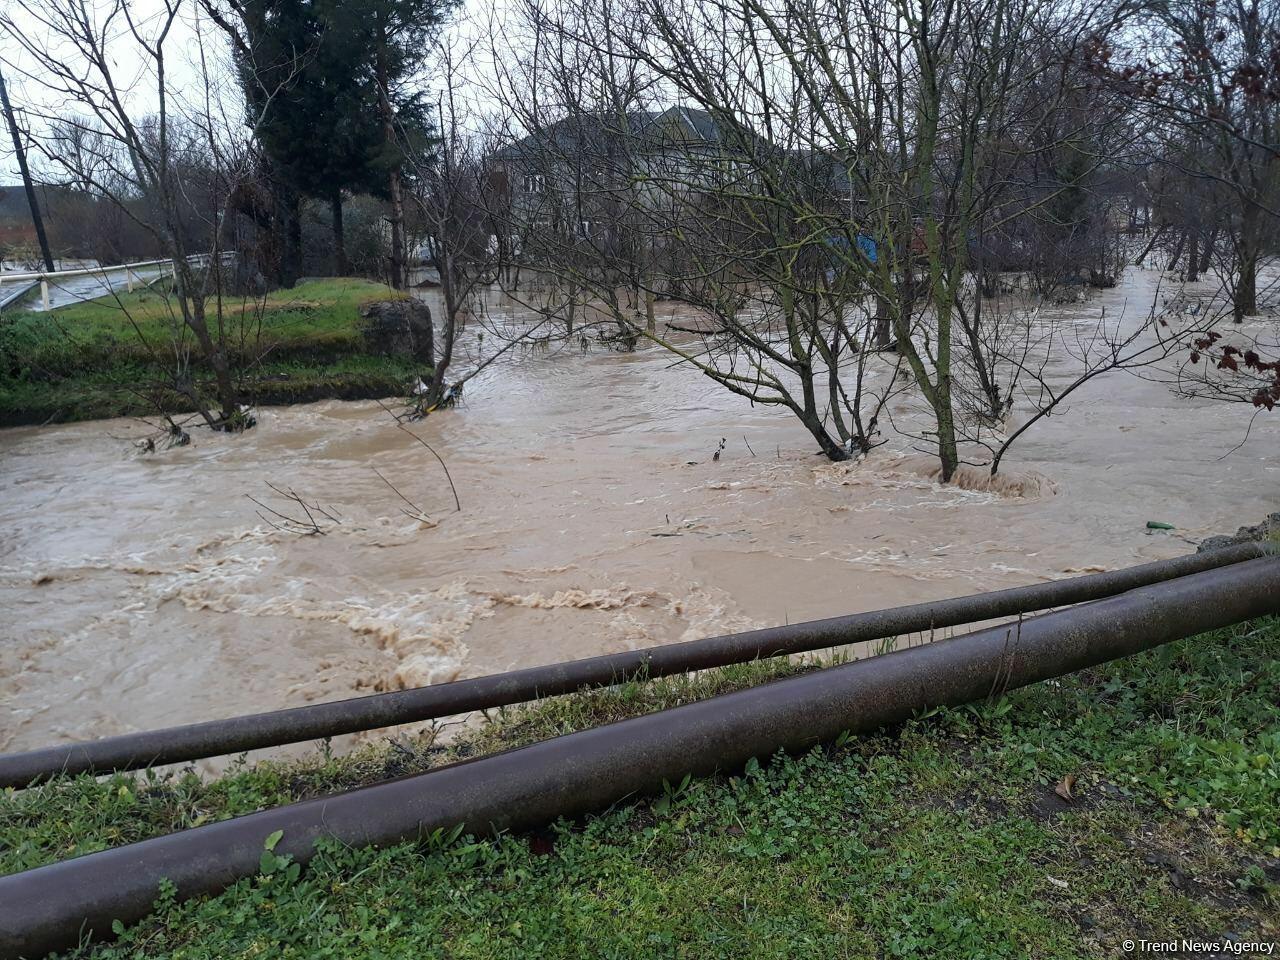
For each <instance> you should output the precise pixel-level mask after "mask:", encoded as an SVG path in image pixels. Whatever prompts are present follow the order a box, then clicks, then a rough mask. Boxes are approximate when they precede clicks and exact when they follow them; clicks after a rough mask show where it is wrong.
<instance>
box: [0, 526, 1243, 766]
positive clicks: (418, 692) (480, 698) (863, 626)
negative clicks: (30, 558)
mask: <svg viewBox="0 0 1280 960" xmlns="http://www.w3.org/2000/svg"><path fill="white" fill-rule="evenodd" d="M1264 552H1265V549H1264V548H1263V547H1262V546H1261V545H1259V544H1256V543H1251V544H1242V545H1239V546H1234V547H1228V548H1225V549H1222V550H1215V551H1212V552H1209V553H1200V554H1191V555H1189V556H1183V557H1176V558H1174V559H1172V560H1160V561H1156V562H1154V563H1147V564H1142V565H1141V566H1136V567H1129V568H1126V569H1123V570H1115V571H1111V572H1108V573H1099V574H1093V575H1090V576H1084V577H1072V578H1070V579H1065V580H1055V581H1052V582H1050V583H1042V584H1034V585H1031V586H1024V587H1013V588H1011V589H1007V590H996V591H994V592H991V593H981V594H975V595H972V596H967V597H957V598H954V599H950V600H938V601H933V602H930V603H917V604H912V605H910V606H905V607H893V608H890V609H888V610H876V611H871V612H869V613H857V614H853V615H851V616H845V617H834V618H831V619H828V620H814V621H810V622H808V623H797V624H791V625H788V626H783V627H771V628H769V629H765V630H753V631H750V632H747V633H738V634H730V635H728V636H722V637H708V638H706V639H702V640H690V641H687V642H685V643H673V644H667V645H665V646H659V647H649V648H647V649H641V650H632V651H627V652H626V653H615V654H609V655H607V656H601V657H590V658H588V659H584V660H570V661H566V662H563V663H553V664H548V665H547V666H542V667H530V668H528V669H525V670H515V671H512V672H510V673H501V674H495V675H492V676H487V677H477V678H474V679H470V680H458V681H454V682H453V683H442V684H435V685H432V686H428V687H416V688H413V689H410V690H399V691H396V692H394V693H382V694H374V695H372V696H367V697H358V698H355V699H350V700H335V701H332V702H329V703H318V704H311V705H308V706H305V707H293V708H291V709H288V710H276V711H273V712H270V713H259V714H252V715H249V716H242V717H233V718H230V719H226V720H210V721H207V722H204V723H193V724H189V725H186V726H181V727H170V728H167V729H161V730H150V731H144V732H142V733H130V734H124V735H122V736H117V737H107V738H104V739H102V740H90V741H85V742H82V743H70V744H62V745H59V746H56V747H44V748H41V749H38V750H30V751H27V752H25V753H15V754H8V755H5V756H0V789H2V788H4V787H16V788H22V787H26V786H28V785H29V784H31V783H33V782H35V781H37V780H41V779H44V778H47V777H51V776H56V775H58V774H61V773H66V774H75V773H83V772H85V771H98V772H101V771H110V770H136V769H138V768H141V767H147V766H153V765H159V764H166V763H185V762H187V761H190V760H199V759H202V758H204V757H217V756H222V755H225V754H231V753H242V752H244V751H246V750H256V749H259V748H262V747H273V746H279V745H281V744H286V743H299V742H301V741H304V740H318V739H321V738H323V737H334V736H339V735H341V734H345V733H354V732H356V731H360V730H375V729H378V728H381V727H391V726H395V725H397V724H402V723H416V722H420V721H423V720H430V719H434V718H437V717H449V716H456V715H458V714H462V713H467V712H468V711H471V710H485V709H489V708H491V707H499V706H504V705H506V704H512V703H521V702H523V701H526V700H535V699H538V698H539V697H547V696H555V695H557V694H563V693H572V692H574V691H575V690H581V689H582V688H584V687H597V686H608V685H609V684H614V683H621V682H624V681H626V680H630V679H634V678H636V677H663V676H669V675H671V674H674V673H684V672H687V671H690V670H705V669H708V668H710V667H722V666H725V665H726V664H730V663H744V662H746V661H750V660H758V659H761V658H764V657H773V656H782V655H787V654H794V653H804V652H807V651H811V650H821V649H825V648H828V647H836V646H843V645H846V644H851V643H861V642H864V641H867V640H879V639H882V638H884V637H895V636H902V635H904V634H908V633H915V632H920V631H932V630H938V629H942V628H945V627H952V626H956V625H958V624H965V623H973V622H975V621H981V620H992V619H995V618H998V617H1006V616H1011V615H1014V614H1019V613H1026V612H1029V611H1034V610H1043V609H1045V608H1047V607H1060V606H1066V605H1069V604H1073V603H1080V602H1084V601H1089V600H1097V599H1100V598H1102V597H1108V596H1114V595H1115V594H1118V593H1122V592H1124V591H1126V590H1132V589H1134V588H1135V587H1140V586H1145V585H1147V584H1150V583H1157V582H1161V581H1164V580H1169V579H1173V578H1175V577H1180V576H1185V575H1187V574H1191V573H1198V572H1201V571H1204V570H1209V569H1213V568H1216V567H1220V566H1225V565H1229V564H1235V563H1240V562H1242V561H1245V560H1250V559H1254V558H1256V557H1258V556H1261V555H1263V553H1264Z"/></svg>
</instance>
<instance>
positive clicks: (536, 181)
mask: <svg viewBox="0 0 1280 960" xmlns="http://www.w3.org/2000/svg"><path fill="white" fill-rule="evenodd" d="M524 192H525V193H546V192H547V178H546V177H544V176H543V175H542V174H540V173H529V174H525V178H524Z"/></svg>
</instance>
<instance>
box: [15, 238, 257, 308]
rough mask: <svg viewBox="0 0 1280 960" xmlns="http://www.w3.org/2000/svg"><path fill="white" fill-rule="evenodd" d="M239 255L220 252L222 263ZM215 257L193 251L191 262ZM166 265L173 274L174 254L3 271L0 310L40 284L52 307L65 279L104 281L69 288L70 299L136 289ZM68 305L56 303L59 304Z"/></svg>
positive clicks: (44, 304) (162, 273)
mask: <svg viewBox="0 0 1280 960" xmlns="http://www.w3.org/2000/svg"><path fill="white" fill-rule="evenodd" d="M235 257H236V252H235V251H234V250H224V251H222V252H221V253H219V254H218V261H219V262H220V263H229V262H231V261H233V260H234V259H235ZM212 260H213V255H212V254H209V253H197V254H192V255H191V256H189V257H188V258H187V262H188V263H189V264H191V266H193V267H203V266H207V265H208V264H209V263H210V262H212ZM166 268H167V272H168V273H169V274H171V273H172V272H173V260H172V259H171V258H165V259H160V260H139V261H137V262H135V263H121V264H117V265H115V266H110V267H103V266H96V267H79V268H76V269H74V270H55V271H53V272H49V271H44V270H39V271H33V272H28V273H7V274H0V310H3V309H4V308H5V307H7V306H9V305H11V304H13V303H17V302H19V301H21V300H23V299H25V297H26V296H27V295H28V294H29V293H30V292H31V291H32V290H33V289H34V288H35V286H36V285H37V284H38V285H39V287H40V304H41V309H42V310H50V309H52V308H53V307H54V306H55V304H54V303H53V299H54V298H53V297H52V296H51V287H52V289H53V290H54V291H57V290H58V289H60V288H62V289H66V287H65V285H64V284H63V281H74V280H82V279H84V278H94V279H97V280H100V281H101V283H100V285H98V286H96V287H86V288H85V289H84V290H82V291H69V296H68V297H67V298H66V302H67V303H76V302H80V301H83V300H95V299H97V298H98V297H101V296H105V295H107V294H108V293H111V292H112V291H113V290H115V289H116V288H117V287H118V286H124V287H125V288H126V289H127V290H129V291H132V290H133V288H134V286H135V285H136V284H138V283H147V284H150V283H154V282H155V281H156V280H157V279H159V278H161V277H163V276H165V275H166ZM121 273H123V274H124V282H123V283H122V284H117V283H114V282H112V281H111V280H110V277H112V276H118V275H119V274H121ZM147 273H154V276H150V277H148V276H145V275H144V274H147ZM15 284H16V285H17V287H18V289H16V290H15V291H13V292H11V293H6V291H5V288H6V287H7V286H11V285H15ZM64 305H65V304H56V306H64Z"/></svg>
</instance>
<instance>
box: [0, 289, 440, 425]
mask: <svg viewBox="0 0 1280 960" xmlns="http://www.w3.org/2000/svg"><path fill="white" fill-rule="evenodd" d="M394 296H399V294H396V293H395V292H394V291H392V290H391V289H390V288H388V287H386V286H385V285H383V284H377V283H372V282H370V281H367V280H360V279H355V278H337V279H326V280H313V281H308V282H306V283H301V284H299V285H298V286H297V287H295V288H294V289H292V290H279V291H276V292H274V293H271V294H268V295H267V296H266V297H265V298H234V299H226V300H224V301H223V303H222V322H223V328H224V330H225V331H226V342H227V344H228V348H229V354H230V357H231V361H232V365H233V367H234V368H235V369H236V370H237V371H238V372H239V374H238V375H239V379H240V382H241V385H242V389H243V390H244V392H245V395H246V398H247V399H248V400H249V401H250V402H253V403H258V404H286V403H296V402H307V401H311V400H319V399H324V398H329V397H335V398H339V399H358V398H365V397H373V396H378V397H382V396H390V395H393V394H395V393H398V392H403V391H404V389H405V385H406V384H407V383H408V382H409V380H410V379H411V377H412V375H413V373H414V372H416V371H415V370H414V369H413V364H412V363H411V362H410V360H409V358H407V357H398V356H380V355H378V354H376V353H375V352H373V351H371V350H370V346H369V344H368V343H367V342H366V340H365V338H364V336H363V333H362V329H361V322H360V317H359V309H360V307H361V305H363V304H364V303H366V302H368V301H370V300H376V299H385V298H388V297H394ZM209 309H210V324H211V326H214V325H215V323H216V321H215V319H214V311H215V307H214V305H213V304H211V305H210V308H209ZM184 351H185V352H189V353H190V354H191V355H192V356H196V355H198V353H199V351H198V349H197V348H196V346H195V344H194V342H193V339H192V337H191V335H190V333H189V332H187V331H186V329H185V328H184V326H183V324H182V322H181V318H180V316H179V315H178V313H177V304H176V302H175V300H174V299H173V297H172V296H170V295H168V294H167V292H166V291H164V290H162V289H156V288H146V289H141V288H140V289H138V290H135V291H134V292H132V293H126V292H119V293H118V294H117V295H113V296H109V297H103V298H100V299H98V300H94V301H91V302H87V303H79V304H73V305H71V306H67V307H62V308H59V309H57V310H54V311H52V312H49V313H37V312H34V311H27V312H20V313H14V314H11V313H8V312H6V314H5V316H4V318H3V319H2V320H0V425H11V424H18V423H44V422H46V421H67V420H86V419H94V418H100V417H113V416H129V415H146V414H153V413H155V412H156V406H157V399H158V400H160V402H161V403H162V404H163V405H164V406H165V408H166V409H169V410H171V411H173V412H180V411H183V410H185V409H186V407H185V406H184V403H185V401H183V400H182V399H181V398H180V397H178V396H177V395H176V394H173V393H172V392H171V391H163V390H161V391H160V392H159V393H160V395H157V392H156V390H155V389H152V388H146V387H145V386H143V385H146V384H150V383H153V382H157V381H163V380H165V379H166V378H167V375H168V370H169V368H170V367H171V365H172V360H171V358H172V357H173V356H174V354H175V352H179V353H181V352H184ZM194 373H195V375H196V376H197V378H199V377H202V376H207V371H204V370H202V369H201V368H200V366H199V365H198V364H197V365H196V367H195V369H194Z"/></svg>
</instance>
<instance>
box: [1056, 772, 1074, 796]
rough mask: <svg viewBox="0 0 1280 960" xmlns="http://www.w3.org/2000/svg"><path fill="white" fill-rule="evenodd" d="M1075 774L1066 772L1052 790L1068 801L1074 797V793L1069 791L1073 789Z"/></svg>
mask: <svg viewBox="0 0 1280 960" xmlns="http://www.w3.org/2000/svg"><path fill="white" fill-rule="evenodd" d="M1075 785H1076V775H1075V774H1074V773H1068V774H1067V775H1066V776H1065V777H1063V778H1062V779H1061V780H1059V781H1058V785H1057V786H1056V787H1054V788H1053V792H1054V793H1056V794H1057V795H1058V796H1060V797H1061V798H1062V799H1063V800H1066V801H1068V802H1070V801H1072V800H1074V799H1075V795H1074V794H1073V793H1072V792H1071V791H1072V790H1074V789H1075Z"/></svg>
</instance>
